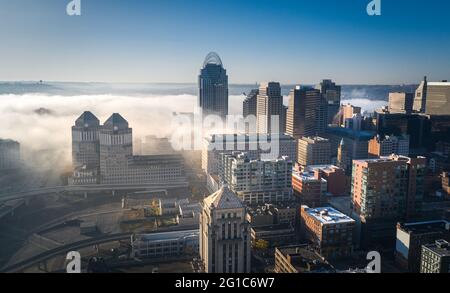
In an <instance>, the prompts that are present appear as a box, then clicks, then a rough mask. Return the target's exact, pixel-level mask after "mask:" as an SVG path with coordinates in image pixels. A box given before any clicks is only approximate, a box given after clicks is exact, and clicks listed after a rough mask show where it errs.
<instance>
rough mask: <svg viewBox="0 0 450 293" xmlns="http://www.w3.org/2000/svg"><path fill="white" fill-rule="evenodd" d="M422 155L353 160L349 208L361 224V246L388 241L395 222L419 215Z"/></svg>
mask: <svg viewBox="0 0 450 293" xmlns="http://www.w3.org/2000/svg"><path fill="white" fill-rule="evenodd" d="M425 171H426V158H423V157H418V158H408V157H402V156H397V155H392V156H390V157H382V158H379V159H368V160H354V161H353V168H352V184H351V193H352V207H353V211H354V212H355V213H356V214H357V215H358V216H359V218H360V219H361V222H362V223H363V224H365V227H364V228H365V231H366V233H363V236H362V237H363V239H362V245H367V244H368V243H373V242H376V241H380V242H384V241H387V242H386V243H390V244H393V243H392V239H394V236H395V223H396V222H398V221H402V220H404V219H411V218H414V217H416V216H417V215H420V213H421V208H422V201H423V196H424V177H425V173H426V172H425Z"/></svg>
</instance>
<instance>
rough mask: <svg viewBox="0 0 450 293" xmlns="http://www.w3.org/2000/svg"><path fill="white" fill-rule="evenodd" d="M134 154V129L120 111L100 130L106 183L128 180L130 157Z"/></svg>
mask: <svg viewBox="0 0 450 293" xmlns="http://www.w3.org/2000/svg"><path fill="white" fill-rule="evenodd" d="M132 156H133V130H132V129H131V128H129V127H128V122H127V121H126V120H125V119H124V118H123V117H122V116H121V115H120V114H118V113H114V114H112V115H111V117H109V118H108V120H106V122H105V123H104V125H103V127H102V128H101V130H100V174H101V182H102V183H104V184H119V183H121V182H123V181H124V180H126V175H127V165H128V159H129V158H131V157H132Z"/></svg>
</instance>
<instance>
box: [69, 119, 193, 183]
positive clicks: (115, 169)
mask: <svg viewBox="0 0 450 293" xmlns="http://www.w3.org/2000/svg"><path fill="white" fill-rule="evenodd" d="M72 160H73V166H74V173H73V176H72V177H71V178H70V180H69V183H70V184H71V185H89V184H109V185H149V184H152V185H155V184H164V185H168V186H169V185H171V184H173V185H183V184H184V185H186V178H185V173H184V162H183V158H182V157H181V155H177V154H167V155H149V156H134V155H133V130H132V128H130V127H129V125H128V122H127V121H126V120H125V119H124V118H123V117H122V116H121V115H120V114H118V113H114V114H113V115H111V117H109V118H108V119H107V120H106V122H105V123H104V124H103V125H100V121H99V119H98V118H97V117H95V115H94V114H92V113H91V112H84V113H83V114H82V115H81V116H80V117H79V118H78V119H77V120H76V121H75V125H74V126H73V127H72Z"/></svg>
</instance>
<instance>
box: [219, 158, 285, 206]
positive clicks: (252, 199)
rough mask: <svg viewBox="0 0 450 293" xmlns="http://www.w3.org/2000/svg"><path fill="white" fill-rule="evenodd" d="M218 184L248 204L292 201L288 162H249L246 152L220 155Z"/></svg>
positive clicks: (279, 160) (278, 160)
mask: <svg viewBox="0 0 450 293" xmlns="http://www.w3.org/2000/svg"><path fill="white" fill-rule="evenodd" d="M219 181H220V183H221V184H222V185H224V184H225V185H228V187H229V188H230V190H232V191H233V192H235V193H236V194H237V195H238V196H239V198H241V199H242V200H243V201H245V202H246V203H249V204H251V205H256V204H265V203H276V202H285V201H289V200H291V199H292V161H291V160H290V159H289V158H287V157H282V158H280V159H276V160H253V159H251V158H250V157H249V156H248V155H247V154H246V153H241V152H233V153H231V154H226V153H222V154H221V156H220V161H219Z"/></svg>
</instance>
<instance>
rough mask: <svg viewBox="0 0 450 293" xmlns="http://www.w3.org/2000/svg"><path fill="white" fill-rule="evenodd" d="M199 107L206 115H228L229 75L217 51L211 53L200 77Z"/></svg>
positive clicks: (223, 117)
mask: <svg viewBox="0 0 450 293" xmlns="http://www.w3.org/2000/svg"><path fill="white" fill-rule="evenodd" d="M198 86H199V107H200V108H202V110H203V114H204V115H210V114H214V115H219V116H221V117H222V119H225V118H226V116H227V115H228V75H227V71H226V70H225V69H224V68H223V64H222V60H221V59H220V57H219V55H217V53H214V52H211V53H209V54H208V55H207V56H206V58H205V61H204V63H203V67H202V69H201V70H200V76H199V78H198Z"/></svg>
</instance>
